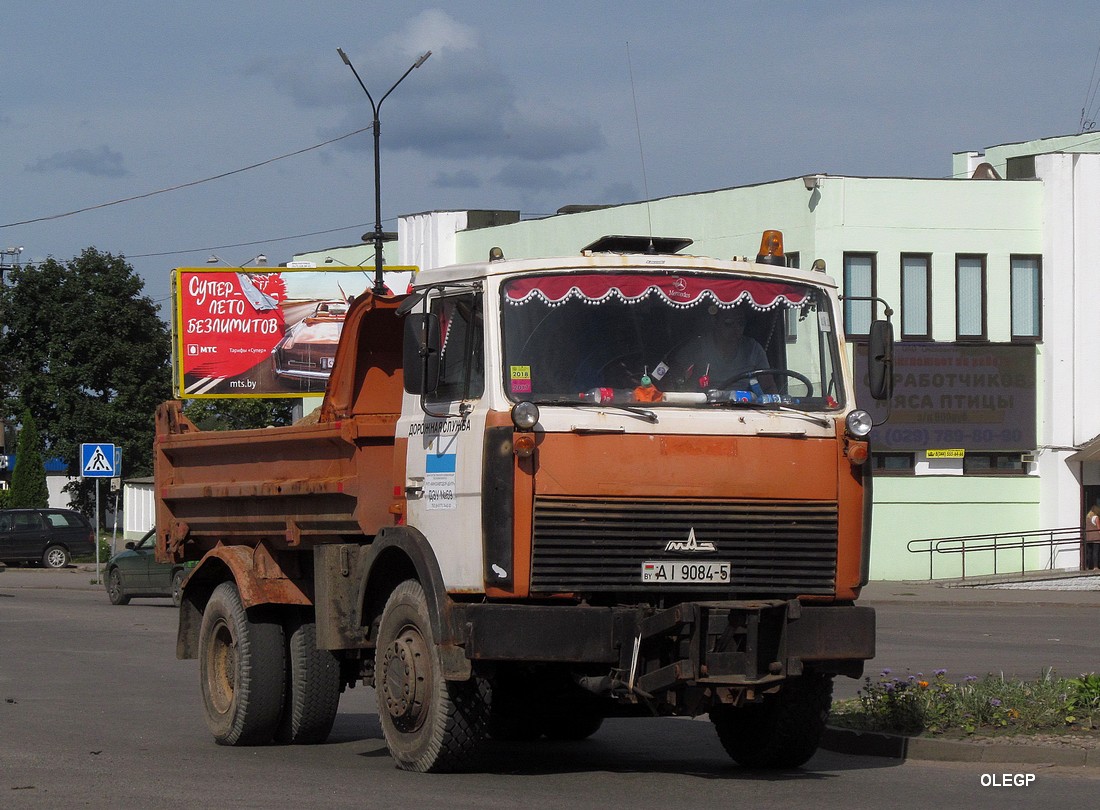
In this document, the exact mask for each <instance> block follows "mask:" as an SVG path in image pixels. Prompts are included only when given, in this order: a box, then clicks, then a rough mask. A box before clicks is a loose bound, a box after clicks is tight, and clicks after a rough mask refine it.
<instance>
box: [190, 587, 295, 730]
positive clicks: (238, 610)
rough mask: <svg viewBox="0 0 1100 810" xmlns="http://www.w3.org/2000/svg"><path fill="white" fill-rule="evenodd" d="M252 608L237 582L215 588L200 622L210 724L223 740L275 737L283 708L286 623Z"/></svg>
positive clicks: (204, 694) (202, 680) (204, 693)
mask: <svg viewBox="0 0 1100 810" xmlns="http://www.w3.org/2000/svg"><path fill="white" fill-rule="evenodd" d="M271 618H272V617H271V616H270V615H267V616H265V615H264V614H263V613H262V612H260V611H255V610H254V611H253V612H252V614H249V612H248V611H246V610H245V609H244V606H243V605H242V604H241V597H240V594H239V593H238V592H237V586H236V584H234V583H232V582H223V583H222V584H220V585H218V587H216V588H215V589H214V592H213V593H212V594H211V595H210V601H209V602H207V604H206V610H205V611H204V612H203V614H202V625H201V627H200V628H199V684H200V686H201V688H202V702H203V709H204V711H205V714H206V724H207V726H208V727H209V728H210V731H211V732H212V733H213V734H214V741H215V742H217V743H218V744H219V745H264V744H266V743H269V742H271V738H272V736H273V735H274V733H275V728H276V726H278V724H279V715H280V714H281V712H282V708H283V682H284V680H285V677H286V650H285V647H284V644H285V642H284V640H283V626H282V625H281V624H280V623H279V622H278V621H272V620H271Z"/></svg>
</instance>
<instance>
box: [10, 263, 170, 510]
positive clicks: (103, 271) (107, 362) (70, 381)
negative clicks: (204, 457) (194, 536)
mask: <svg viewBox="0 0 1100 810" xmlns="http://www.w3.org/2000/svg"><path fill="white" fill-rule="evenodd" d="M9 279H10V283H9V284H8V286H6V287H4V288H2V289H0V323H2V324H3V325H4V326H5V327H6V330H5V331H4V333H3V334H0V407H2V409H3V412H4V414H5V415H9V416H11V415H14V414H15V413H18V412H22V411H23V410H24V409H26V410H28V411H30V413H31V414H33V416H34V419H35V421H36V422H37V424H38V428H39V431H40V432H41V437H42V441H43V446H44V449H45V452H46V454H47V458H60V459H62V460H63V461H65V462H66V463H68V465H69V471H70V474H73V475H76V474H78V473H79V470H77V469H76V467H77V466H78V462H79V458H78V454H79V445H80V444H81V443H82V442H111V443H114V444H115V445H117V446H119V447H120V448H121V450H122V465H123V466H122V471H121V472H122V474H123V476H126V477H130V476H140V475H149V474H151V473H152V458H153V452H152V447H153V432H154V427H153V417H154V412H155V410H156V406H157V404H159V403H160V402H162V401H163V400H165V399H168V398H169V397H170V396H171V369H170V363H169V359H170V356H171V351H170V349H171V342H170V337H169V332H168V327H167V326H166V324H165V323H164V322H163V321H162V320H161V319H160V317H159V315H158V313H157V305H156V303H155V302H154V301H153V300H152V299H151V298H148V297H146V296H143V295H142V290H143V289H144V286H145V285H144V282H143V281H142V279H141V277H140V276H138V275H137V274H136V273H135V272H134V269H133V267H131V266H130V265H129V264H128V263H127V262H126V260H125V258H123V257H121V256H118V257H116V256H113V255H111V254H110V253H101V252H99V251H98V250H96V249H95V248H87V249H85V250H84V251H83V252H82V253H81V254H80V255H79V256H77V257H75V258H74V259H72V260H71V261H68V262H65V263H61V262H58V261H56V260H55V259H52V258H50V259H47V260H46V261H44V262H42V263H41V264H39V265H24V266H23V267H20V268H15V269H14V270H12V271H11V274H10V276H9ZM92 483H93V482H90V481H85V482H83V484H82V485H81V486H80V487H78V489H79V490H80V491H79V492H78V493H76V495H75V497H74V498H73V500H74V503H77V504H81V505H83V504H85V503H87V502H90V501H91V500H92V497H93V492H94V489H93V486H92Z"/></svg>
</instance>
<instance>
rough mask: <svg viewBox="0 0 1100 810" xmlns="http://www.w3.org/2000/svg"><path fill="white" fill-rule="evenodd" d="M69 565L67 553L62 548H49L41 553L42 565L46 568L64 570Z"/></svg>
mask: <svg viewBox="0 0 1100 810" xmlns="http://www.w3.org/2000/svg"><path fill="white" fill-rule="evenodd" d="M68 564H69V552H68V551H67V550H66V549H65V547H64V546H50V547H49V548H47V549H46V550H45V551H44V552H43V553H42V565H44V566H45V567H46V568H64V567H65V566H66V565H68Z"/></svg>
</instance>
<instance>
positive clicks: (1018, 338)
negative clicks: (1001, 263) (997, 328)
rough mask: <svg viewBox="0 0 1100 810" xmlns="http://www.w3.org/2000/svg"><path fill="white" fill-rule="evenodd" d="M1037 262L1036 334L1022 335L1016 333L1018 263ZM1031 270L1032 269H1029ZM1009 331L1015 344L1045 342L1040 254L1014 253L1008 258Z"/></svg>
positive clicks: (1041, 259) (1041, 261)
mask: <svg viewBox="0 0 1100 810" xmlns="http://www.w3.org/2000/svg"><path fill="white" fill-rule="evenodd" d="M1017 261H1034V262H1035V268H1034V269H1035V301H1034V302H1033V305H1034V313H1035V334H1032V335H1022V334H1020V333H1018V332H1017V331H1016V317H1015V313H1016V277H1015V276H1016V273H1015V271H1016V262H1017ZM1028 269H1031V268H1028ZM1008 290H1009V308H1008V312H1009V321H1010V325H1009V331H1010V332H1011V338H1012V342H1013V343H1040V342H1042V340H1043V257H1042V255H1041V254H1038V253H1013V254H1010V255H1009V257H1008Z"/></svg>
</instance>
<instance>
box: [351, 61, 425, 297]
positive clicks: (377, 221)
mask: <svg viewBox="0 0 1100 810" xmlns="http://www.w3.org/2000/svg"><path fill="white" fill-rule="evenodd" d="M336 52H337V53H338V54H340V58H341V59H343V60H344V64H345V65H347V66H348V67H349V68H351V72H352V73H354V74H355V79H356V81H358V82H359V86H360V87H362V88H363V92H364V93H366V94H367V98H368V99H369V100H370V107H371V112H373V113H374V121H373V122H372V124H371V128H372V129H373V130H374V289H373V292H374V294H375V295H382V294H383V293H385V291H386V282H385V281H384V279H383V269H382V266H383V263H384V262H383V258H382V242H383V234H382V176H381V173H380V166H381V163H380V161H379V157H378V134H379V132H378V111H379V109H381V107H382V102H383V101H385V100H386V97H387V96H389V94H390V93H392V92H393V91H394V89H395V88H396V87H397V85H399V84H401V82H403V81H404V80H405V77H406V76H408V75H409V74H410V73H412V72H413V70H415V69H416V68H418V67H420V66H421V65H422V64H424V63H425V62H427V61H428V57H429V56H431V55H432V52H431V51H426V52H425V53H424V54H423V55H422V56H421V57H420V58H419V59H417V60H416V61H415V62H413V63H412V65H411V66H410V67H409V69H408V70H406V71H405V72H404V73H402V74H401V78H400V79H398V80H397V81H395V82H394V83H393V87H391V88H390V89H389V90H387V91H386V92H385V95H383V96H382V98H380V99H379V100H378V103H377V104H375V103H374V96H372V95H371V94H370V90H368V89H367V86H366V85H365V84H363V80H362V79H360V78H359V71H357V70H356V69H355V65H353V64H352V63H351V60H350V59H348V55H347V54H346V53H344V49H343V48H337V49H336Z"/></svg>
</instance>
